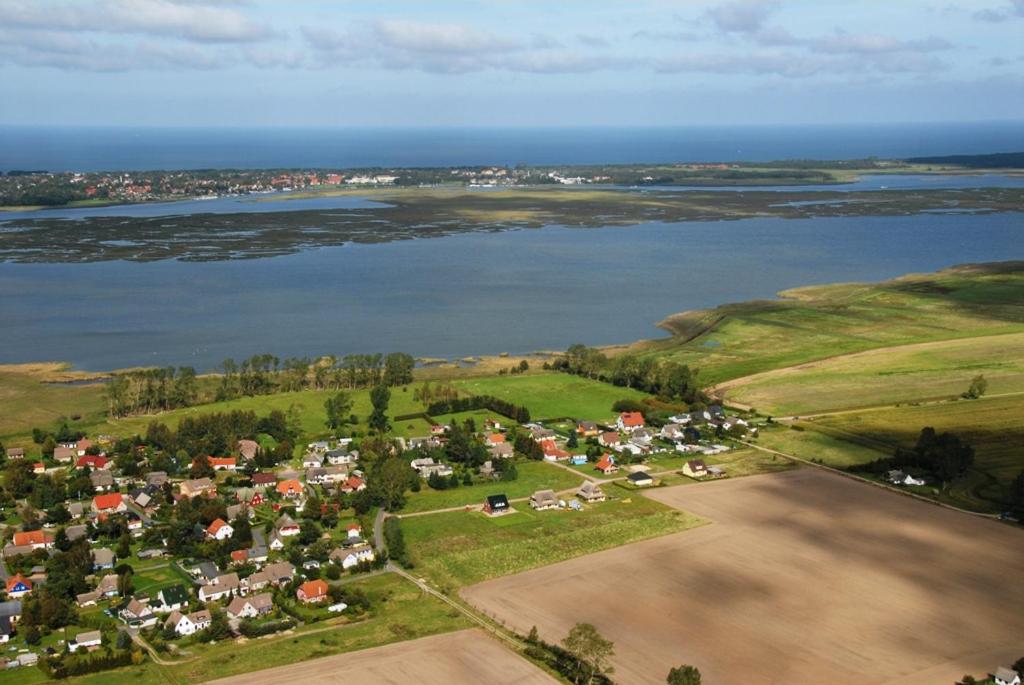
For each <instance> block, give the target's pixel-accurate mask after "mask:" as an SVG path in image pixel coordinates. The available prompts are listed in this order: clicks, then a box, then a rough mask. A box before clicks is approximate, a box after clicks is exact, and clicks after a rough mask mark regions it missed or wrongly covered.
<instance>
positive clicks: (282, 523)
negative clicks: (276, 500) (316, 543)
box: [274, 514, 300, 538]
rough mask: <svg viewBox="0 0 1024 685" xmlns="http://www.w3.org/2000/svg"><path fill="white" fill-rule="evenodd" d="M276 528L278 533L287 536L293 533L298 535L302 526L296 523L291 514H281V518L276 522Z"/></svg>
mask: <svg viewBox="0 0 1024 685" xmlns="http://www.w3.org/2000/svg"><path fill="white" fill-rule="evenodd" d="M274 530H275V531H276V532H277V533H278V535H280V536H281V537H285V538H286V537H289V536H291V535H298V534H299V531H300V528H299V524H298V523H296V522H295V520H294V519H292V517H291V516H289V515H288V514H281V516H280V518H278V519H277V522H276V523H274Z"/></svg>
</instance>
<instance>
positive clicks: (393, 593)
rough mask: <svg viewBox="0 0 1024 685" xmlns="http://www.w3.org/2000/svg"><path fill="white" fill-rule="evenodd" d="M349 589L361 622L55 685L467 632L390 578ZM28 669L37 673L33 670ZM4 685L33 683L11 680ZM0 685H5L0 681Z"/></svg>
mask: <svg viewBox="0 0 1024 685" xmlns="http://www.w3.org/2000/svg"><path fill="white" fill-rule="evenodd" d="M353 586H356V587H361V588H363V589H364V590H366V592H367V593H368V594H369V595H370V598H371V600H372V601H373V602H374V606H375V607H378V608H377V609H375V610H374V615H373V616H372V617H371V618H369V619H367V620H364V621H359V622H357V623H353V624H350V625H342V626H337V627H333V628H328V629H327V630H319V628H322V627H323V624H313V625H312V626H309V627H308V628H304V629H299V630H297V631H294V632H292V633H288V634H285V635H283V636H276V637H271V638H260V639H256V640H238V641H235V640H226V641H224V642H219V643H216V644H213V645H197V646H192V647H190V648H189V651H190V652H192V653H194V654H196V655H197V656H198V657H199V658H198V659H197V660H196V661H192V662H189V663H186V664H182V665H179V666H166V667H161V666H157V665H155V664H153V663H152V662H149V661H147V662H146V664H144V665H143V666H140V667H132V668H122V669H118V670H116V671H107V672H104V673H97V674H93V675H89V676H83V677H80V678H69V679H67V680H64V681H61V682H63V683H67V684H68V685H134V684H138V685H142V684H143V683H147V684H148V683H161V682H163V683H168V684H169V685H187V684H188V683H199V682H206V681H208V680H213V679H216V678H223V677H225V676H229V675H235V674H238V673H248V672H250V671H257V670H261V669H264V668H270V667H273V666H282V665H286V664H290V663H296V662H299V661H306V660H308V659H315V658H317V657H321V656H328V655H331V654H339V653H342V652H352V651H356V650H359V649H366V648H368V647H376V646H379V645H384V644H389V643H392V642H398V641H401V640H410V639H413V638H417V637H424V636H427V635H434V634H437V633H445V632H449V631H453V630H461V629H463V628H468V627H470V623H469V622H468V621H467V620H466V619H465V618H463V617H462V615H461V614H459V613H457V612H456V611H455V610H453V609H451V608H449V607H447V606H446V605H444V604H442V603H441V602H440V601H439V600H437V599H434V598H433V597H429V596H425V595H423V594H422V593H421V592H420V590H419V589H417V588H416V587H415V586H413V585H412V584H411V583H409V582H408V581H406V580H404V579H402V578H401V577H399V576H396V575H394V574H390V573H389V574H384V575H380V576H373V577H371V578H365V579H362V580H359V581H355V582H354V583H353ZM33 670H36V671H37V672H38V669H33ZM9 682H10V683H12V684H13V683H15V682H17V683H21V682H36V681H22V680H18V679H15V680H11V681H9ZM0 685H6V683H4V681H3V680H0Z"/></svg>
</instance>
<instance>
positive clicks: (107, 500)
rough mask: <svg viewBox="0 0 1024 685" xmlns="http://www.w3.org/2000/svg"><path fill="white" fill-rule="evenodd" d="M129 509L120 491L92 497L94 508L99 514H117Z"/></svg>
mask: <svg viewBox="0 0 1024 685" xmlns="http://www.w3.org/2000/svg"><path fill="white" fill-rule="evenodd" d="M127 509H128V507H126V506H125V504H124V498H122V497H121V493H119V492H111V493H108V494H106V495H96V496H95V497H93V498H92V510H93V511H95V512H96V513H97V514H116V513H119V512H122V511H125V510H127Z"/></svg>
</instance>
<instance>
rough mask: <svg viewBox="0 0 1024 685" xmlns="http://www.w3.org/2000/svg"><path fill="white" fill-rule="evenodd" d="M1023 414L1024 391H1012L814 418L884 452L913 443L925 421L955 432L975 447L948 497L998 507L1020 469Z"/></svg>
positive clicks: (986, 508) (820, 425) (825, 427)
mask: <svg viewBox="0 0 1024 685" xmlns="http://www.w3.org/2000/svg"><path fill="white" fill-rule="evenodd" d="M1022 417H1024V395H1011V396H1004V397H983V398H981V399H979V400H961V401H958V402H944V403H935V404H921V405H918V406H902V407H898V408H892V409H877V410H870V411H863V412H852V413H843V414H836V415H832V416H823V417H820V418H817V419H814V421H813V424H814V428H815V430H822V431H826V432H828V433H830V434H832V435H834V436H835V437H838V438H840V439H851V438H852V440H854V441H858V440H859V441H872V442H873V443H875V444H878V445H880V446H882V445H884V446H887V447H889V449H888V453H891V451H892V448H893V447H895V446H896V445H902V446H904V447H909V446H912V445H913V444H914V443H915V442H916V441H917V437H918V434H919V433H920V431H921V428H923V427H925V426H932V427H933V428H935V430H937V431H939V432H945V431H949V432H951V433H955V434H956V435H958V436H960V437H961V438H962V439H964V440H965V441H966V442H967V443H968V444H970V445H972V446H973V447H974V449H975V461H974V467H973V468H972V469H971V472H970V473H969V474H968V476H967V477H966V478H964V479H963V480H962V481H961V482H958V483H957V484H955V485H954V486H953V488H952V489H951V491H950V492H949V493H947V494H946V497H947V498H948V500H949V501H951V502H952V503H955V504H958V506H966V507H969V508H973V509H978V510H980V511H1001V510H1002V507H1001V503H1002V502H1003V501H1004V500H1005V498H1006V496H1007V493H1008V489H1009V485H1010V482H1011V481H1012V480H1013V479H1014V478H1015V477H1016V476H1017V474H1019V473H1020V472H1021V471H1022V470H1024V422H1022V420H1021V419H1022ZM862 445H863V442H862ZM861 449H863V447H861Z"/></svg>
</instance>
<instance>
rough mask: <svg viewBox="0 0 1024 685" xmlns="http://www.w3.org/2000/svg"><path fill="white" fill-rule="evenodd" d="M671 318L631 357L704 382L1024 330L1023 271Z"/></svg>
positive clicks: (833, 289) (920, 280) (976, 273)
mask: <svg viewBox="0 0 1024 685" xmlns="http://www.w3.org/2000/svg"><path fill="white" fill-rule="evenodd" d="M780 295H781V296H782V297H783V298H784V299H781V300H770V301H769V300H765V301H754V302H744V303H739V304H730V305H724V306H721V307H717V308H715V309H710V310H705V311H698V312H689V313H686V314H681V315H677V316H673V317H670V318H669V319H667V320H666V321H665V322H663V324H662V325H663V326H664V327H665V328H666V329H668V330H669V331H670V332H671V333H672V334H673V337H672V338H669V339H667V340H659V341H649V342H646V343H641V344H637V345H634V346H632V347H631V348H630V350H631V351H633V352H636V353H638V354H642V355H647V356H656V357H662V358H668V359H674V360H676V361H680V362H683V363H686V364H689V365H690V366H692V367H696V368H699V369H700V370H701V376H700V377H701V380H702V381H704V382H705V383H707V384H717V383H721V382H722V381H726V380H730V379H734V378H739V377H741V376H748V375H751V374H755V373H761V372H764V371H769V370H772V369H779V368H783V367H789V366H795V365H797V364H804V363H807V362H810V361H815V360H820V359H825V358H828V357H834V356H836V355H840V354H849V353H853V352H862V351H865V350H871V349H876V348H880V347H891V346H894V345H909V344H913V343H921V342H929V341H933V340H952V339H958V338H969V337H976V336H982V335H992V334H997V333H1014V332H1017V333H1019V332H1022V331H1024V265H1022V263H1020V262H1008V263H1004V264H994V265H983V266H972V267H959V268H954V269H948V270H945V271H941V272H938V273H935V274H927V275H912V276H905V277H903V278H898V279H895V280H892V281H886V282H882V283H877V284H839V285H826V286H812V287H807V288H798V289H795V290H789V291H786V292H783V293H780Z"/></svg>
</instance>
